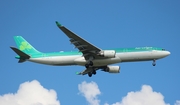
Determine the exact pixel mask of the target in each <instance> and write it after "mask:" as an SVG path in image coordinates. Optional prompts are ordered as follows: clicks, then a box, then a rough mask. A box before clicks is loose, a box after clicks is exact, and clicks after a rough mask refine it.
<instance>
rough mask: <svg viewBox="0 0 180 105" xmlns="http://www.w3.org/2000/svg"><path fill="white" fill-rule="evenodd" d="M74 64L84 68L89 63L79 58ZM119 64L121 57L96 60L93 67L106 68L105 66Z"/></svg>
mask: <svg viewBox="0 0 180 105" xmlns="http://www.w3.org/2000/svg"><path fill="white" fill-rule="evenodd" d="M74 62H75V63H76V64H77V65H82V66H84V65H85V64H86V63H87V61H86V60H85V59H84V57H81V58H77V59H75V60H74ZM119 62H121V59H120V58H119V57H115V58H105V59H94V60H93V66H105V65H109V64H114V63H119Z"/></svg>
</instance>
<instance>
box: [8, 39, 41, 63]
mask: <svg viewBox="0 0 180 105" xmlns="http://www.w3.org/2000/svg"><path fill="white" fill-rule="evenodd" d="M14 40H15V42H16V45H17V47H18V48H15V47H10V48H11V49H12V50H13V51H14V52H15V53H16V54H18V56H16V58H17V59H19V63H22V62H24V61H26V60H27V59H29V58H30V55H32V54H37V53H41V52H39V51H38V50H36V49H35V48H34V47H33V46H32V45H30V44H29V43H28V42H27V41H26V40H25V39H24V38H23V37H22V36H14Z"/></svg>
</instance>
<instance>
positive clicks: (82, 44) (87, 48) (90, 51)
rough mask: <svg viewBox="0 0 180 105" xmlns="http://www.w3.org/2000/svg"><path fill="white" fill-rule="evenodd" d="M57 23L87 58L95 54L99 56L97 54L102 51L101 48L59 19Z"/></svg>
mask: <svg viewBox="0 0 180 105" xmlns="http://www.w3.org/2000/svg"><path fill="white" fill-rule="evenodd" d="M56 25H57V26H58V27H59V29H60V30H62V31H63V32H64V33H65V34H66V35H67V36H68V37H69V38H70V42H71V43H72V44H74V46H75V47H76V48H78V49H79V51H80V52H82V53H83V56H84V57H85V59H86V60H88V59H89V57H90V56H93V57H95V58H98V57H99V56H97V52H99V51H101V49H100V48H98V47H96V46H94V45H92V44H91V43H89V42H88V41H86V40H84V39H83V38H81V37H80V36H78V35H76V34H75V33H73V32H71V31H70V30H68V29H67V28H66V27H64V26H62V25H61V24H59V23H58V22H57V21H56Z"/></svg>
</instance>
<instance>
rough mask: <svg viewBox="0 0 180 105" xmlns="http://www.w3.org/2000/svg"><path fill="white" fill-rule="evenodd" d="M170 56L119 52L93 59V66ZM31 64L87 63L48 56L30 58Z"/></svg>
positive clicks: (73, 57)
mask: <svg viewBox="0 0 180 105" xmlns="http://www.w3.org/2000/svg"><path fill="white" fill-rule="evenodd" d="M169 54H170V52H169V51H157V50H152V51H144V52H121V53H116V56H115V58H105V59H94V60H93V63H94V66H105V65H109V64H114V63H120V62H134V61H149V60H157V59H160V58H164V57H166V56H168V55H169ZM28 60H29V61H31V62H35V63H41V64H47V65H56V66H65V65H82V66H84V65H85V64H86V63H87V61H86V60H85V59H84V57H83V56H82V55H70V56H49V57H41V58H30V59H28Z"/></svg>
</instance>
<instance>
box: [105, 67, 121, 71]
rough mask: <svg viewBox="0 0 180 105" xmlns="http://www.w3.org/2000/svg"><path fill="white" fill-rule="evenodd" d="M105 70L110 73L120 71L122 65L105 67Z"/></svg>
mask: <svg viewBox="0 0 180 105" xmlns="http://www.w3.org/2000/svg"><path fill="white" fill-rule="evenodd" d="M104 71H105V72H109V73H119V72H120V66H107V68H105V69H104Z"/></svg>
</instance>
